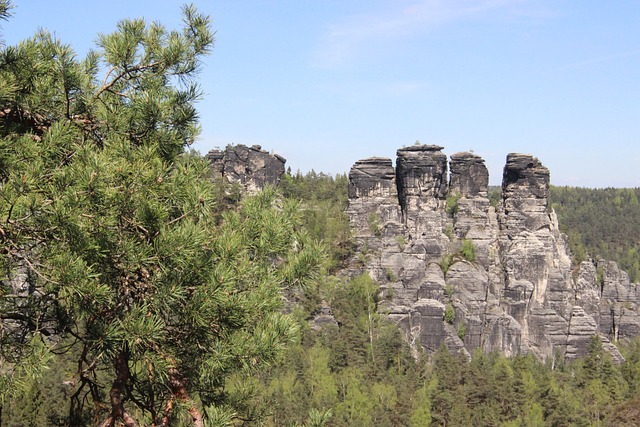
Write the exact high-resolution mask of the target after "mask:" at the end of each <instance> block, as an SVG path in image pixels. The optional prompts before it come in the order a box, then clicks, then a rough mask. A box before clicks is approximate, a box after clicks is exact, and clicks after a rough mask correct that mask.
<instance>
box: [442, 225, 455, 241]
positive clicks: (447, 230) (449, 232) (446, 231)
mask: <svg viewBox="0 0 640 427" xmlns="http://www.w3.org/2000/svg"><path fill="white" fill-rule="evenodd" d="M444 235H445V236H447V237H448V238H449V240H453V239H454V237H455V236H454V235H453V225H451V224H447V225H446V227H445V228H444Z"/></svg>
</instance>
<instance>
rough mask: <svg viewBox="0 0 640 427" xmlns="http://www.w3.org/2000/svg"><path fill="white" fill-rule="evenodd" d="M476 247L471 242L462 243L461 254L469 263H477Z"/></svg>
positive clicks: (464, 241) (465, 240)
mask: <svg viewBox="0 0 640 427" xmlns="http://www.w3.org/2000/svg"><path fill="white" fill-rule="evenodd" d="M476 250H477V248H476V245H475V244H474V243H473V241H471V240H467V239H464V240H463V241H462V248H461V249H460V253H461V254H462V256H463V257H464V259H466V260H467V261H471V262H473V261H475V259H476Z"/></svg>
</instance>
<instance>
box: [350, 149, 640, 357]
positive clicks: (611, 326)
mask: <svg viewBox="0 0 640 427" xmlns="http://www.w3.org/2000/svg"><path fill="white" fill-rule="evenodd" d="M442 149H443V148H442V147H439V146H434V145H418V146H412V147H408V148H402V149H400V150H398V152H397V160H396V168H395V169H394V167H393V164H392V161H391V159H387V158H378V157H374V158H369V159H365V160H361V161H358V162H356V164H355V165H354V166H353V168H352V169H351V172H350V173H349V206H348V209H347V213H348V215H349V218H350V221H351V226H352V228H353V232H354V237H355V240H356V244H357V246H358V250H357V254H358V255H357V256H355V257H354V258H353V259H352V260H351V263H350V267H349V269H348V270H349V271H348V273H349V274H353V275H355V274H361V273H363V272H364V273H367V274H369V275H370V276H371V277H372V278H373V279H374V280H376V281H377V282H378V283H379V284H380V289H381V293H382V296H383V300H384V303H383V305H384V309H385V310H386V311H387V313H388V315H389V317H390V318H391V319H393V320H394V321H396V322H397V323H398V325H400V327H401V328H402V330H403V331H404V332H405V334H406V336H407V339H408V340H409V342H411V343H414V344H416V345H417V344H418V343H419V345H421V346H422V347H423V348H425V349H426V350H427V351H434V350H435V349H437V348H438V347H439V346H440V345H442V344H443V343H444V344H445V345H447V346H448V347H449V348H450V349H451V350H453V351H456V352H459V353H462V354H466V355H468V354H469V353H470V352H472V351H473V350H474V349H476V348H482V349H483V350H485V351H492V350H499V351H502V352H503V353H505V354H507V355H516V354H522V353H527V352H531V353H533V354H535V355H536V356H538V357H540V358H549V357H556V356H557V355H563V356H564V357H565V358H567V359H572V358H575V357H578V356H580V355H583V354H584V353H585V352H586V349H587V345H588V343H589V340H590V338H591V337H592V336H593V335H599V336H600V339H601V340H602V342H603V344H604V346H605V348H607V349H609V351H610V352H612V354H613V356H614V359H615V360H618V361H620V360H622V358H621V355H620V354H619V353H618V352H617V350H616V348H615V346H613V345H611V341H613V340H617V339H621V338H627V337H631V336H636V335H640V317H639V315H638V312H639V310H638V309H639V303H640V301H639V299H638V298H639V292H638V291H639V290H638V289H637V288H638V286H637V285H636V284H631V283H629V280H628V277H627V276H626V274H624V272H621V271H620V270H619V269H618V268H617V266H616V265H615V263H607V262H604V261H598V262H597V263H592V262H585V263H582V264H581V265H580V266H579V268H577V269H574V266H573V265H572V261H571V256H570V254H569V250H568V245H567V242H566V238H565V236H563V235H562V234H561V233H560V231H559V227H558V222H557V218H556V216H555V213H554V212H553V211H552V210H550V209H549V206H548V197H549V171H548V169H547V168H545V167H544V166H543V165H542V164H541V162H540V161H539V160H538V159H536V158H535V157H533V156H530V155H526V154H509V155H508V156H507V160H506V165H505V168H504V173H503V183H502V195H501V198H500V200H499V201H498V203H497V205H496V206H492V205H491V203H490V201H489V197H488V182H489V174H488V171H487V168H486V166H485V163H484V160H483V159H482V158H481V157H479V156H477V155H475V154H473V153H456V154H453V155H452V156H451V158H450V161H449V162H447V158H446V155H445V154H443V153H442ZM448 169H450V171H451V172H450V175H448V174H447V170H448ZM574 271H576V272H577V273H576V274H575V275H574V274H573V272H574Z"/></svg>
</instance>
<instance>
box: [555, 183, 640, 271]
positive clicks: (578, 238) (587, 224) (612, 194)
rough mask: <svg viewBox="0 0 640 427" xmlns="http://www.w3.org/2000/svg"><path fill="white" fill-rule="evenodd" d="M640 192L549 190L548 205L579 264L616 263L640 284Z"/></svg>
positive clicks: (563, 188) (565, 188) (632, 189)
mask: <svg viewBox="0 0 640 427" xmlns="http://www.w3.org/2000/svg"><path fill="white" fill-rule="evenodd" d="M639 198H640V188H604V189H591V188H577V187H555V186H552V187H551V195H550V203H551V206H552V207H553V208H554V209H555V211H556V213H557V214H558V221H559V223H560V230H562V232H564V233H566V234H567V236H569V245H570V247H571V250H572V252H573V254H574V256H575V258H576V260H578V261H582V260H585V259H587V258H589V257H591V258H594V259H598V258H605V259H609V260H613V261H616V262H617V263H618V265H619V266H620V267H621V268H622V269H623V270H625V271H626V272H627V273H628V274H629V277H630V279H631V281H632V282H638V281H640V203H639V202H638V199H639Z"/></svg>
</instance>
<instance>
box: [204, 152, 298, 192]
mask: <svg viewBox="0 0 640 427" xmlns="http://www.w3.org/2000/svg"><path fill="white" fill-rule="evenodd" d="M205 157H206V158H207V159H208V160H209V162H210V164H211V171H212V177H213V178H214V179H216V178H221V177H224V178H225V179H226V180H227V181H228V182H230V183H231V184H239V185H241V186H242V189H243V190H245V191H247V192H248V193H255V192H257V191H259V190H261V189H263V188H264V187H265V186H266V185H274V186H277V185H278V183H279V182H280V178H281V177H282V175H284V164H285V162H286V160H285V159H284V157H282V156H279V155H277V154H269V152H267V151H265V150H263V149H262V147H260V146H259V145H253V146H251V147H247V146H246V145H242V144H239V145H233V146H232V145H228V146H227V147H226V148H225V150H224V151H222V150H211V151H209V153H207V155H206V156H205Z"/></svg>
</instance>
